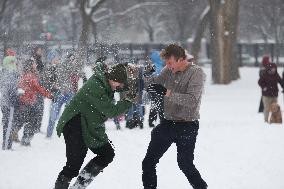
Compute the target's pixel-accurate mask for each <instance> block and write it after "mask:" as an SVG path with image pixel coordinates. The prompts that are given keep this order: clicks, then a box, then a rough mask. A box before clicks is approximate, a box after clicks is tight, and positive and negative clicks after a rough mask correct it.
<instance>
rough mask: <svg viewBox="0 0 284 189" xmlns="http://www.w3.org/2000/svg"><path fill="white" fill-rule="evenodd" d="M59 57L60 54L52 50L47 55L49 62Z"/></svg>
mask: <svg viewBox="0 0 284 189" xmlns="http://www.w3.org/2000/svg"><path fill="white" fill-rule="evenodd" d="M57 57H59V53H58V51H57V50H51V51H49V52H48V54H47V61H48V62H52V60H53V59H55V58H57Z"/></svg>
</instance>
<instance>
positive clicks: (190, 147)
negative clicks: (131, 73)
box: [175, 121, 207, 189]
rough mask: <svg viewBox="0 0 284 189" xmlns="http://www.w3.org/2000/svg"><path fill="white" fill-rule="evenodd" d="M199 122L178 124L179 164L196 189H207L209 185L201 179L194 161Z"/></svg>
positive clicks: (176, 126) (176, 127)
mask: <svg viewBox="0 0 284 189" xmlns="http://www.w3.org/2000/svg"><path fill="white" fill-rule="evenodd" d="M198 128H199V123H198V121H192V122H186V124H185V123H178V124H177V125H175V129H176V134H177V136H176V145H177V162H178V166H179V168H180V169H181V170H182V172H183V173H184V174H185V176H186V177H187V180H188V181H189V183H190V184H191V185H192V187H193V188H194V189H206V188H207V184H206V182H205V181H204V180H203V179H202V178H201V175H200V173H199V171H198V170H197V169H196V167H195V165H194V163H193V160H194V148H195V142H196V137H197V134H198Z"/></svg>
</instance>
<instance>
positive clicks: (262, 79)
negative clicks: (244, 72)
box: [258, 77, 265, 88]
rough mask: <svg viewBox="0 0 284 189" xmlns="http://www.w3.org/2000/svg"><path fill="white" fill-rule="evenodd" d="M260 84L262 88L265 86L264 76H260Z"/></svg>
mask: <svg viewBox="0 0 284 189" xmlns="http://www.w3.org/2000/svg"><path fill="white" fill-rule="evenodd" d="M258 85H259V86H260V87H261V88H264V87H265V81H264V78H263V77H260V78H259V80H258Z"/></svg>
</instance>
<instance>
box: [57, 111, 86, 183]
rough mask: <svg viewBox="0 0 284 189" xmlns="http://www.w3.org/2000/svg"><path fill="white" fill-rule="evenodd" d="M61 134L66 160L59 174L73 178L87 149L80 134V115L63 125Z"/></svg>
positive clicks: (76, 174) (77, 172)
mask: <svg viewBox="0 0 284 189" xmlns="http://www.w3.org/2000/svg"><path fill="white" fill-rule="evenodd" d="M63 135H64V139H65V144H66V158H67V161H66V165H65V166H64V167H63V169H62V171H61V172H60V173H59V175H64V176H65V177H67V178H73V177H76V176H78V174H79V171H80V168H81V166H82V164H83V162H84V159H85V157H86V154H87V151H88V148H87V147H86V145H85V143H84V139H83V135H82V127H81V116H80V115H77V116H75V117H73V118H72V119H71V120H70V121H69V122H68V123H67V124H66V125H65V126H64V129H63Z"/></svg>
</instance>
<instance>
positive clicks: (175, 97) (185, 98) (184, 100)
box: [165, 69, 205, 106]
mask: <svg viewBox="0 0 284 189" xmlns="http://www.w3.org/2000/svg"><path fill="white" fill-rule="evenodd" d="M204 82H205V74H204V73H203V71H202V70H201V69H198V70H196V71H195V72H194V74H193V75H192V77H191V79H190V80H189V83H188V89H187V92H186V93H177V92H172V93H171V95H170V96H169V97H165V98H167V100H169V101H172V102H173V103H174V104H178V105H183V106H192V105H195V104H196V103H198V101H199V100H200V97H201V94H202V92H203V88H204Z"/></svg>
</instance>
